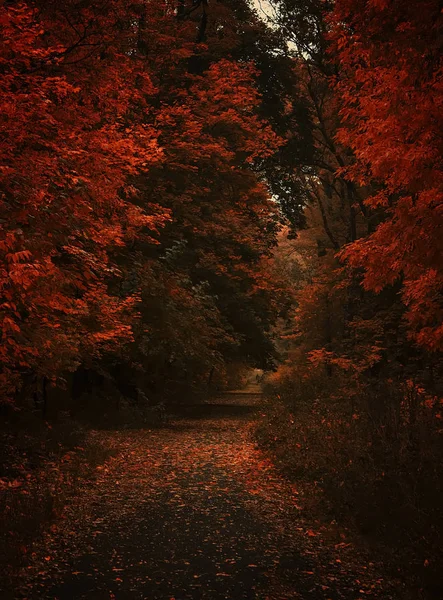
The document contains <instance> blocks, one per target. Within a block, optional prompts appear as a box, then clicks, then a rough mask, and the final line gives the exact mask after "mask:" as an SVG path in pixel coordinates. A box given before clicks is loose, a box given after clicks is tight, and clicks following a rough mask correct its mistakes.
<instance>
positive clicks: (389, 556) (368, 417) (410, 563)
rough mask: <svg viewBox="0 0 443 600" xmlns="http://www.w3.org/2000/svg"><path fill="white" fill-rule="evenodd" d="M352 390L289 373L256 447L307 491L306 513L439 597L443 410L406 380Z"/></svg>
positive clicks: (276, 390)
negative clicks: (358, 539)
mask: <svg viewBox="0 0 443 600" xmlns="http://www.w3.org/2000/svg"><path fill="white" fill-rule="evenodd" d="M352 385H354V386H358V389H354V390H350V389H349V386H350V380H349V376H348V375H346V374H343V373H340V372H339V371H338V370H337V371H333V372H331V373H329V374H328V373H327V372H326V371H325V369H324V368H323V367H318V368H316V369H313V370H309V369H308V368H307V371H305V373H304V375H303V374H301V373H300V372H297V369H296V368H292V369H288V368H282V369H281V370H280V372H277V374H274V375H272V376H270V377H269V378H268V381H267V384H266V388H265V392H266V394H265V397H266V404H265V411H264V413H263V416H262V420H261V421H260V423H259V426H258V429H257V432H256V435H257V439H258V442H259V444H260V445H261V446H262V447H264V448H266V450H267V451H268V452H269V453H270V454H271V455H272V457H273V458H274V460H275V462H276V463H277V464H278V466H279V467H280V469H282V471H283V472H284V473H285V474H286V475H287V476H288V477H290V478H291V479H293V480H295V481H298V482H299V483H301V482H304V484H305V485H307V486H309V489H310V494H308V495H307V496H305V507H304V508H305V510H307V511H310V512H311V513H312V515H313V516H314V517H315V518H317V519H319V520H323V521H327V522H331V521H334V520H337V521H339V522H341V523H342V524H344V525H347V526H349V527H350V529H351V530H354V531H355V532H357V531H358V533H359V534H363V535H364V539H366V541H367V542H368V543H370V544H373V545H374V546H375V547H376V548H377V549H378V550H379V551H382V552H383V553H384V555H385V558H386V561H387V563H388V564H389V565H390V566H391V567H392V568H393V569H394V570H395V571H397V570H401V571H402V572H403V575H405V576H408V577H409V576H411V574H412V576H413V577H414V578H415V579H416V580H417V581H418V582H419V585H421V586H422V587H423V588H424V589H425V591H426V593H427V594H429V596H426V595H425V596H424V597H430V598H434V597H440V594H441V592H442V589H443V588H442V580H441V570H440V564H441V562H440V561H441V559H442V555H441V537H442V533H443V519H442V514H441V496H442V492H443V480H442V476H441V469H440V468H439V465H441V458H442V455H443V442H442V436H441V428H440V426H439V414H440V409H441V406H440V405H439V404H436V403H435V401H434V400H433V398H431V397H430V396H429V395H427V394H426V393H425V392H424V390H423V389H419V388H417V387H415V386H413V385H412V384H411V383H408V382H402V381H390V382H388V381H379V380H374V379H371V378H363V377H361V378H360V379H359V380H358V381H357V382H356V381H354V382H353V383H352ZM350 396H351V397H352V401H350ZM396 406H397V407H399V410H398V411H395V407H396ZM436 417H437V418H436ZM313 490H315V491H314V492H313ZM406 566H407V568H406Z"/></svg>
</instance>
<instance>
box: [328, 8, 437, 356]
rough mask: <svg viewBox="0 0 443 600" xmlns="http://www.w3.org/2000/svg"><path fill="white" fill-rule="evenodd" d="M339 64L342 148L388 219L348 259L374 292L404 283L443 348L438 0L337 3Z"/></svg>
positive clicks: (416, 330)
mask: <svg viewBox="0 0 443 600" xmlns="http://www.w3.org/2000/svg"><path fill="white" fill-rule="evenodd" d="M331 24H332V37H333V40H334V43H335V50H336V52H337V53H338V58H339V64H340V71H341V72H340V81H339V83H338V84H337V89H336V91H337V94H338V95H339V97H341V98H342V101H343V108H342V111H341V116H342V119H343V122H344V126H343V128H342V129H341V131H340V133H339V140H340V142H341V143H342V144H344V145H346V146H349V147H350V148H352V150H353V152H354V153H355V156H356V162H355V164H354V165H353V166H352V167H351V168H349V169H348V170H347V176H348V177H349V178H351V179H352V180H353V181H355V182H357V183H360V184H363V185H367V184H373V185H375V186H376V188H375V189H377V188H378V189H379V191H378V192H377V193H376V194H374V195H372V196H371V197H370V198H369V199H368V200H367V201H366V204H367V205H368V206H369V207H371V208H372V209H377V210H381V209H382V210H384V212H385V218H384V221H383V222H382V224H381V225H379V227H378V228H377V229H376V230H375V232H374V233H372V235H370V236H369V237H367V238H365V239H362V240H359V241H357V242H356V243H354V244H351V245H350V246H348V247H347V248H346V249H345V251H344V252H343V253H342V256H343V258H344V259H346V260H347V261H348V262H349V264H350V265H351V266H352V267H356V268H358V267H363V269H364V286H365V288H366V289H370V290H374V291H380V290H381V289H382V288H383V287H385V286H386V285H389V284H392V283H394V282H395V281H397V280H399V279H401V280H402V282H403V288H402V290H403V299H404V302H405V304H406V305H407V307H408V312H407V318H408V320H409V323H410V325H411V328H412V330H413V335H414V337H415V338H416V340H417V341H418V342H419V343H420V344H422V345H424V346H426V347H428V348H429V349H432V350H437V349H441V348H442V347H443V326H442V321H443V305H442V296H441V294H442V289H443V260H442V253H443V172H442V161H441V156H442V151H443V138H442V131H443V117H442V115H443V111H442V108H443V84H442V73H443V70H442V69H443V63H442V52H441V50H442V47H441V46H442V39H443V36H442V27H443V15H442V13H441V6H440V4H439V2H437V0H426V1H424V2H423V1H418V0H414V1H412V2H401V1H399V0H390V1H388V0H377V1H375V0H372V1H368V0H338V1H337V2H336V3H335V10H334V12H333V15H332V19H331Z"/></svg>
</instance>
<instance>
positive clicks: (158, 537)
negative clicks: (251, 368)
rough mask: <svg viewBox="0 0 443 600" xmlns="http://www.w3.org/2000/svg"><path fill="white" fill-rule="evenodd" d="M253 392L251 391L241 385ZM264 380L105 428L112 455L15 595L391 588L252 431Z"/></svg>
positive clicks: (153, 595) (222, 594) (286, 594)
mask: <svg viewBox="0 0 443 600" xmlns="http://www.w3.org/2000/svg"><path fill="white" fill-rule="evenodd" d="M245 392H246V393H245ZM258 392H259V389H258V387H257V386H253V385H250V387H249V388H248V389H247V390H245V391H244V392H241V393H231V394H228V395H223V396H222V397H220V398H218V399H216V400H214V401H213V402H212V403H211V404H205V405H202V406H195V407H187V408H186V410H184V413H185V414H184V415H183V416H181V417H180V418H176V419H175V420H173V421H172V422H171V423H170V424H169V425H168V426H167V427H165V428H162V429H158V430H154V431H146V430H125V431H112V432H109V431H106V432H101V433H100V435H107V436H110V440H111V443H112V444H113V446H114V447H116V449H117V450H118V452H117V454H116V455H115V456H114V458H112V459H111V460H110V461H108V463H106V465H105V466H104V467H102V468H100V470H99V471H98V476H97V478H96V479H94V480H93V481H87V482H84V485H82V486H81V489H80V490H79V493H78V494H77V496H76V498H73V499H72V501H71V502H70V503H69V504H68V506H67V507H66V510H65V514H64V516H63V519H61V520H60V521H59V523H58V525H57V529H56V530H55V531H52V532H50V533H48V534H47V536H46V539H45V540H44V542H43V543H42V544H41V546H40V548H36V549H35V553H34V558H33V563H32V564H31V565H30V566H29V567H28V569H27V570H26V571H25V572H24V575H23V579H22V582H21V585H20V589H18V590H16V592H15V593H14V594H15V596H14V597H15V598H29V599H37V598H38V599H49V598H50V599H54V600H55V599H59V600H68V599H69V600H76V599H81V598H88V599H93V600H102V599H103V600H105V599H106V600H108V599H111V598H116V599H117V600H126V599H128V600H129V599H133V600H138V599H146V600H171V599H175V600H185V599H187V598H192V599H200V598H201V599H208V600H219V599H232V600H237V599H239V600H240V599H243V598H246V599H251V600H252V599H256V600H265V599H268V600H285V599H288V600H289V599H291V598H301V599H306V600H311V599H312V600H341V599H345V600H351V599H352V600H357V599H361V600H364V599H366V598H368V597H371V598H383V599H388V598H393V597H394V595H393V594H392V590H391V591H389V590H388V589H387V588H388V587H390V586H388V584H387V583H386V581H383V579H380V578H379V577H378V576H377V575H376V571H377V567H376V566H375V565H374V564H373V563H366V564H364V563H365V561H359V563H358V564H359V566H356V560H355V552H354V551H353V549H352V548H351V547H350V545H349V544H345V543H342V544H338V545H337V544H335V546H334V544H332V547H331V542H329V544H328V542H327V541H326V540H324V539H323V536H322V533H321V532H317V531H315V530H313V529H312V528H311V527H312V525H309V523H306V522H305V520H304V517H303V510H302V509H300V507H299V506H298V502H299V501H300V502H301V503H303V500H302V499H301V500H299V499H298V498H299V495H298V494H297V490H296V489H295V488H294V486H292V485H291V484H289V483H288V482H286V481H285V480H284V479H282V477H281V476H280V475H279V474H278V473H277V472H276V471H275V470H274V468H273V467H272V465H271V464H270V462H269V461H268V460H266V459H265V458H264V456H263V455H262V453H261V452H260V451H259V450H258V449H257V448H256V447H255V445H254V443H253V442H252V441H251V436H250V428H251V424H253V421H254V418H255V417H254V413H255V412H256V410H257V404H258V400H259V393H258Z"/></svg>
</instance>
